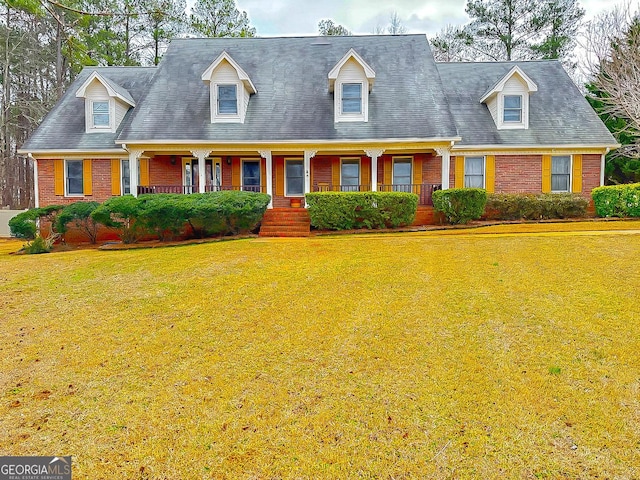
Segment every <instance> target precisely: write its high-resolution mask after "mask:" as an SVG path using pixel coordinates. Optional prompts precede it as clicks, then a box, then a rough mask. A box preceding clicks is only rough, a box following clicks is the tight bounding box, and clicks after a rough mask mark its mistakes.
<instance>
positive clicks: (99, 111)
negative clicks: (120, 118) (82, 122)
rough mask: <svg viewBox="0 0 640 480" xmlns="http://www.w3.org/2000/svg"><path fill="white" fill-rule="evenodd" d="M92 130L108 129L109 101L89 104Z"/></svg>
mask: <svg viewBox="0 0 640 480" xmlns="http://www.w3.org/2000/svg"><path fill="white" fill-rule="evenodd" d="M91 116H92V117H93V127H94V128H109V101H108V100H107V101H104V102H102V101H100V102H97V101H94V102H92V103H91Z"/></svg>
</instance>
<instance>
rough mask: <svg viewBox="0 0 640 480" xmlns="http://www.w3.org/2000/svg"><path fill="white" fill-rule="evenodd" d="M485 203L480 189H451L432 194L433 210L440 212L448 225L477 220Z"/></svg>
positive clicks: (482, 211) (484, 193) (485, 193)
mask: <svg viewBox="0 0 640 480" xmlns="http://www.w3.org/2000/svg"><path fill="white" fill-rule="evenodd" d="M486 203H487V192H486V191H485V190H483V189H482V188H451V189H449V190H438V191H435V192H433V208H434V209H435V210H436V211H438V212H442V213H443V214H444V216H445V218H446V219H447V221H448V222H449V223H452V224H459V223H469V222H470V221H471V220H477V219H479V218H480V217H481V216H482V214H483V213H484V207H485V204H486Z"/></svg>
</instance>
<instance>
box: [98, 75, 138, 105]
mask: <svg viewBox="0 0 640 480" xmlns="http://www.w3.org/2000/svg"><path fill="white" fill-rule="evenodd" d="M101 76H102V75H101ZM102 78H103V79H104V81H105V82H106V83H107V84H109V87H111V89H112V90H114V91H115V92H116V93H117V94H118V95H120V96H121V97H122V98H124V99H125V100H126V101H127V102H129V103H130V104H135V103H136V102H135V100H134V99H133V97H132V96H131V94H130V93H129V91H128V90H127V89H126V88H124V87H122V86H121V85H118V84H117V83H116V82H114V81H113V80H111V79H110V78H109V77H105V76H102Z"/></svg>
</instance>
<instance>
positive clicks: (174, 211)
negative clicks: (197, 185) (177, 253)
mask: <svg viewBox="0 0 640 480" xmlns="http://www.w3.org/2000/svg"><path fill="white" fill-rule="evenodd" d="M138 198H139V201H140V221H141V222H142V223H143V226H144V229H145V231H147V232H154V233H155V234H156V235H158V238H160V240H162V241H164V240H171V239H173V238H175V237H176V236H178V235H179V234H180V233H181V232H183V231H184V226H185V223H186V222H187V218H188V205H189V204H190V203H193V201H191V200H190V199H191V196H190V195H177V194H156V195H151V194H150V195H140V197H138Z"/></svg>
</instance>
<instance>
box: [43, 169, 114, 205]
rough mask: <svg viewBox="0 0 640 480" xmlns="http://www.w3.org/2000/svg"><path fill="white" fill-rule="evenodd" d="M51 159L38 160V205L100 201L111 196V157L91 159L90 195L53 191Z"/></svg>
mask: <svg viewBox="0 0 640 480" xmlns="http://www.w3.org/2000/svg"><path fill="white" fill-rule="evenodd" d="M53 162H54V161H53V160H38V191H39V194H40V206H41V207H46V206H47V205H67V204H69V203H74V202H80V201H86V202H91V201H93V202H99V203H102V202H104V201H105V200H107V199H108V198H111V159H94V160H92V161H91V179H92V183H93V185H92V186H93V192H92V195H80V196H73V197H65V196H63V195H55V193H54V178H53V177H54V175H53V168H54V167H53Z"/></svg>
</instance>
